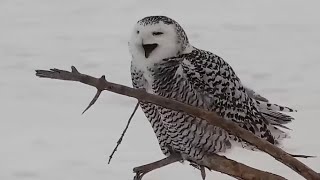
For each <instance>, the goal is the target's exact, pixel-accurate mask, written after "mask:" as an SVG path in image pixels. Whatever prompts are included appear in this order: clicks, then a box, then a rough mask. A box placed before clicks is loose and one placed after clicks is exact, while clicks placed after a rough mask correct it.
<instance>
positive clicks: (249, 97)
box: [182, 50, 295, 124]
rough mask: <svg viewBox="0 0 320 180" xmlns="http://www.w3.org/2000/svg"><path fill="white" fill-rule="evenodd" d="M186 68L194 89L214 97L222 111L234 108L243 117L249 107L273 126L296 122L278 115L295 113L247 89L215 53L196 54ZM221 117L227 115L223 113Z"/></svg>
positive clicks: (186, 60) (189, 57) (215, 104)
mask: <svg viewBox="0 0 320 180" xmlns="http://www.w3.org/2000/svg"><path fill="white" fill-rule="evenodd" d="M182 67H183V70H184V74H185V76H186V77H187V79H188V80H189V82H191V83H192V84H193V87H194V88H196V89H197V90H198V91H199V92H202V93H203V94H204V95H206V96H209V97H211V99H212V103H213V105H214V106H215V108H216V109H218V110H219V111H221V108H228V109H230V108H231V109H234V111H236V112H240V113H241V111H248V107H247V106H255V107H256V108H257V111H259V112H258V114H260V115H262V116H263V118H265V119H267V120H268V121H269V122H271V123H272V124H286V123H288V122H290V121H292V120H293V118H292V117H291V116H288V115H285V114H282V113H280V112H278V111H285V112H293V111H295V110H293V109H291V108H288V107H285V106H280V105H277V104H273V103H269V102H268V100H267V99H266V98H264V97H262V96H261V95H259V94H257V93H256V92H255V91H253V90H252V89H249V88H246V87H244V86H243V85H242V83H241V81H240V79H239V78H238V77H237V75H236V73H235V72H234V71H233V69H232V67H231V66H230V65H229V64H228V63H227V62H225V61H224V60H223V59H222V58H220V57H219V56H217V55H215V54H213V53H210V52H207V51H202V50H195V51H193V52H192V53H190V54H189V55H187V56H185V58H184V60H183V66H182ZM250 102H252V103H250ZM220 115H222V116H224V115H225V114H224V112H221V114H220ZM255 116H256V115H255Z"/></svg>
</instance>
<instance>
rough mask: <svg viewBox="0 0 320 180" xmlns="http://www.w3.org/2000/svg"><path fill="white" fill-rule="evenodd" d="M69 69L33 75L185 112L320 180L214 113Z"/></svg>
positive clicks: (268, 145)
mask: <svg viewBox="0 0 320 180" xmlns="http://www.w3.org/2000/svg"><path fill="white" fill-rule="evenodd" d="M72 69H74V70H73V71H72V72H68V71H64V70H59V69H51V70H50V71H46V70H36V75H37V76H38V77H42V78H51V79H60V80H69V81H78V82H82V83H84V84H87V85H90V86H94V87H96V88H97V89H98V90H101V89H103V90H108V91H111V92H114V93H117V94H122V95H125V96H129V97H134V98H136V99H138V100H139V101H142V102H150V103H154V104H157V105H159V106H163V107H166V108H170V109H172V110H176V111H184V112H186V113H188V114H190V115H192V116H195V117H199V118H201V119H204V120H206V121H207V122H208V123H210V124H212V125H214V126H218V127H220V128H223V129H225V130H227V131H228V132H229V133H231V134H234V135H235V136H237V137H240V138H241V139H243V140H245V141H247V142H248V143H250V144H252V145H254V146H256V147H257V148H258V149H260V150H261V151H264V152H266V153H268V154H270V155H271V156H273V157H274V158H275V159H277V160H278V161H280V162H282V163H283V164H285V165H287V166H288V167H290V168H291V169H292V170H294V171H295V172H297V173H298V174H300V175H301V176H303V177H304V178H306V179H308V180H317V179H319V180H320V176H319V174H318V173H316V172H315V171H313V170H312V169H311V168H309V167H308V166H306V165H305V164H303V163H302V162H300V161H299V160H297V159H295V158H294V157H292V156H291V155H290V154H288V153H286V152H285V151H283V150H282V149H280V148H278V147H276V146H274V145H272V144H271V143H269V142H267V141H265V140H263V139H260V138H258V137H256V136H254V135H253V134H252V133H250V132H249V131H246V130H245V129H243V128H241V127H239V126H238V125H237V124H235V123H234V122H232V121H225V120H224V119H223V118H221V117H219V116H218V115H217V114H216V113H214V112H209V111H206V110H204V109H201V108H197V107H193V106H190V105H187V104H184V103H181V102H178V101H175V100H172V99H167V98H164V97H161V96H156V95H152V94H149V93H146V92H145V91H143V90H139V89H133V88H130V87H126V86H123V85H119V84H115V83H111V82H108V81H104V82H102V81H101V80H99V79H98V78H94V77H92V76H88V75H85V74H81V73H79V72H78V71H77V70H76V68H75V67H72ZM100 79H101V78H100Z"/></svg>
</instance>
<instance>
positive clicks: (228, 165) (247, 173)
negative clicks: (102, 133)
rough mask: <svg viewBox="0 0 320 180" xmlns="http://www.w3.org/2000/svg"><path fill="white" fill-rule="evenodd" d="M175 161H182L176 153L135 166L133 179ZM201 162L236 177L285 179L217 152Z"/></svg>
mask: <svg viewBox="0 0 320 180" xmlns="http://www.w3.org/2000/svg"><path fill="white" fill-rule="evenodd" d="M177 161H183V158H182V157H181V156H180V155H178V154H173V155H170V156H169V157H166V158H164V159H161V160H159V161H156V162H153V163H149V164H146V165H143V166H139V167H135V168H134V169H133V172H135V173H136V176H135V179H134V180H141V179H142V177H143V176H144V175H145V174H147V173H149V172H151V171H153V170H155V169H158V168H161V167H164V166H167V165H169V164H172V163H175V162H177ZM203 164H204V166H206V167H208V168H209V169H210V170H215V171H218V172H221V173H224V174H227V175H229V176H232V177H235V178H237V179H243V180H257V179H259V180H271V179H272V180H286V179H285V178H284V177H281V176H278V175H276V174H272V173H269V172H265V171H261V170H258V169H255V168H252V167H249V166H247V165H244V164H242V163H239V162H236V161H234V160H231V159H228V158H226V157H225V156H220V155H217V154H213V155H210V156H206V157H205V158H204V161H203ZM200 170H201V176H202V178H203V179H204V178H205V172H204V168H203V167H202V168H201V169H200Z"/></svg>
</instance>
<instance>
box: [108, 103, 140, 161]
mask: <svg viewBox="0 0 320 180" xmlns="http://www.w3.org/2000/svg"><path fill="white" fill-rule="evenodd" d="M138 107H139V101H138V102H137V104H136V106H135V107H134V110H133V112H132V114H131V116H130V118H129V120H128V122H127V125H126V127H125V128H124V130H123V132H122V134H121V136H120V138H119V140H118V141H117V145H116V147H115V148H114V149H113V151H112V153H111V155H110V156H109V161H108V164H110V162H111V159H112V157H113V155H114V153H115V152H116V151H117V149H118V146H119V145H120V144H121V142H122V139H123V136H124V135H125V133H126V132H127V129H128V127H129V124H130V122H131V120H132V118H133V116H134V114H135V113H136V111H137V109H138Z"/></svg>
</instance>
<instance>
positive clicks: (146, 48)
mask: <svg viewBox="0 0 320 180" xmlns="http://www.w3.org/2000/svg"><path fill="white" fill-rule="evenodd" d="M157 46H158V44H142V47H143V49H144V55H145V57H146V58H148V57H149V55H150V54H151V52H152V51H153V50H154V49H155V48H156V47H157Z"/></svg>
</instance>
